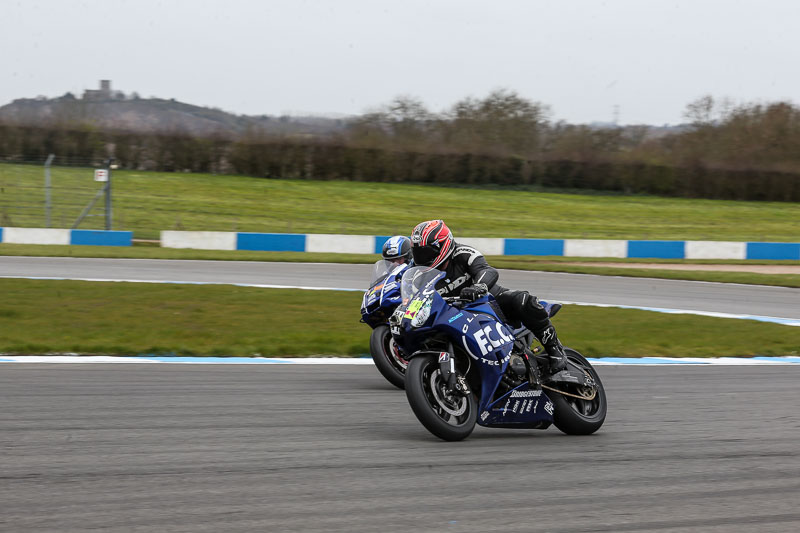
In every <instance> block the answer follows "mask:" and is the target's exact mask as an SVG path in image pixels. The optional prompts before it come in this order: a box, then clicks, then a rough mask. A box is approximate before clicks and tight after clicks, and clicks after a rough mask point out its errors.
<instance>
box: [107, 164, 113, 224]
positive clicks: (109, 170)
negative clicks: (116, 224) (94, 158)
mask: <svg viewBox="0 0 800 533" xmlns="http://www.w3.org/2000/svg"><path fill="white" fill-rule="evenodd" d="M113 162H114V158H113V157H110V158H108V161H106V170H107V171H108V181H107V182H106V231H111V167H112V163H113Z"/></svg>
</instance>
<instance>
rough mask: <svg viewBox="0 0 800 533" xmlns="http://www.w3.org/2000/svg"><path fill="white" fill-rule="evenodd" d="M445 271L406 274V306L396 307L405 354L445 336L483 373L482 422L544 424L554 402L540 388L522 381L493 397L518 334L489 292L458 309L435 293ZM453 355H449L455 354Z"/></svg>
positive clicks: (397, 339)
mask: <svg viewBox="0 0 800 533" xmlns="http://www.w3.org/2000/svg"><path fill="white" fill-rule="evenodd" d="M444 276H445V273H444V272H441V271H439V270H437V269H432V268H428V267H412V268H409V269H408V270H406V271H405V273H404V274H403V278H402V285H401V296H402V299H403V300H402V304H401V305H400V306H399V307H398V308H397V309H396V310H395V317H396V320H394V321H393V322H397V325H396V326H394V327H393V330H392V334H393V336H394V339H395V342H397V343H398V344H399V345H400V348H401V350H402V351H403V353H406V354H413V353H414V352H416V351H419V350H424V349H425V346H424V341H425V340H426V339H429V338H430V337H431V336H432V334H434V333H435V334H444V336H446V337H447V338H448V339H449V340H450V341H451V342H452V343H453V345H454V346H458V347H460V348H461V349H463V351H464V352H466V353H467V354H468V355H469V357H470V358H471V359H472V361H473V362H475V363H477V365H478V369H479V373H480V377H481V397H480V401H479V404H478V405H479V413H480V414H479V416H478V424H480V425H483V426H504V427H508V426H511V427H546V426H547V425H549V423H551V422H552V421H553V416H552V415H553V404H552V402H550V399H549V398H548V397H547V396H546V395H545V394H544V392H543V391H542V390H541V389H535V390H531V389H530V388H529V384H528V383H527V382H524V383H523V384H522V385H520V386H518V387H516V388H515V389H513V390H510V391H508V392H506V393H504V394H503V395H502V396H500V397H499V398H497V399H494V396H495V393H496V391H497V388H498V386H499V384H500V382H501V379H502V376H503V374H504V373H505V372H506V369H507V367H508V362H509V359H510V358H511V350H512V348H513V346H514V336H513V334H512V333H511V330H510V328H508V326H506V325H505V324H504V323H502V322H501V321H500V320H499V318H498V316H497V313H496V311H495V310H494V309H493V307H492V305H491V303H490V302H491V301H492V300H493V299H494V297H493V296H491V295H486V296H484V297H482V298H480V299H478V300H476V301H475V302H473V303H469V304H466V305H465V306H464V307H463V308H461V309H458V308H456V307H453V306H452V305H450V304H448V303H447V302H446V301H445V300H444V299H443V298H442V296H441V295H440V294H439V293H438V292H437V291H436V289H435V287H436V284H437V283H438V282H439V281H440V280H441V279H442V278H443V277H444ZM452 355H453V354H451V356H452Z"/></svg>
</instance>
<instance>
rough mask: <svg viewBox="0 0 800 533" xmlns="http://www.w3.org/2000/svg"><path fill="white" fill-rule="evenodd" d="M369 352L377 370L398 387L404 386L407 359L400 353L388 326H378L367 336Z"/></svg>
mask: <svg viewBox="0 0 800 533" xmlns="http://www.w3.org/2000/svg"><path fill="white" fill-rule="evenodd" d="M369 353H370V354H371V355H372V360H373V361H374V362H375V366H376V367H378V372H380V373H381V375H382V376H383V377H385V378H386V380H387V381H388V382H389V383H391V384H392V385H394V386H395V387H397V388H398V389H403V388H405V381H406V368H407V367H408V361H406V360H405V359H403V356H402V355H400V350H399V349H398V348H397V344H396V343H395V342H394V339H392V334H391V332H390V331H389V326H378V327H377V328H375V329H373V330H372V335H370V337H369Z"/></svg>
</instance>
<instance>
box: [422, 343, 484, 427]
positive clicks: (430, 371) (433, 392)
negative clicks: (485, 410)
mask: <svg viewBox="0 0 800 533" xmlns="http://www.w3.org/2000/svg"><path fill="white" fill-rule="evenodd" d="M406 397H407V398H408V403H409V405H411V409H412V410H413V411H414V414H415V415H416V416H417V418H418V419H419V421H420V422H422V425H423V426H425V428H426V429H427V430H428V431H430V432H431V433H433V434H434V435H436V436H437V437H439V438H440V439H443V440H448V441H455V440H462V439H465V438H467V437H468V436H469V434H470V433H472V430H473V429H474V428H475V422H476V421H477V419H478V408H477V404H476V403H475V397H474V396H473V395H472V394H468V395H466V396H462V395H461V394H458V393H457V392H455V391H452V392H450V391H448V390H447V385H446V383H445V382H444V380H443V379H442V375H441V372H440V371H439V361H438V360H437V358H436V356H435V355H432V354H431V355H418V356H416V357H414V358H413V359H411V362H410V363H409V364H408V370H407V371H406Z"/></svg>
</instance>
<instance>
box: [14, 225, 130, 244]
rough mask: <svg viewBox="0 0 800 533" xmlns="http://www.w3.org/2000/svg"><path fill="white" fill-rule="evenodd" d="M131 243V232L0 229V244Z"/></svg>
mask: <svg viewBox="0 0 800 533" xmlns="http://www.w3.org/2000/svg"><path fill="white" fill-rule="evenodd" d="M132 242H133V232H132V231H102V230H88V229H52V228H0V243H11V244H82V245H92V246H130V245H131V244H132Z"/></svg>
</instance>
